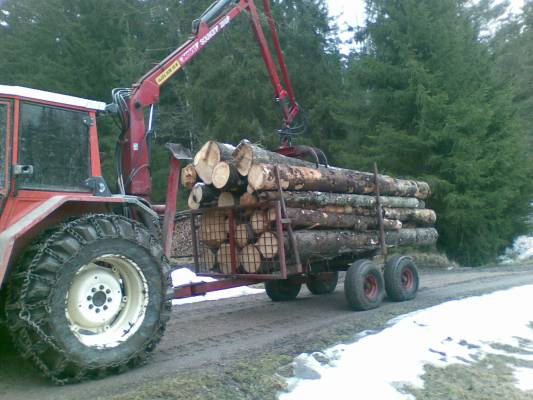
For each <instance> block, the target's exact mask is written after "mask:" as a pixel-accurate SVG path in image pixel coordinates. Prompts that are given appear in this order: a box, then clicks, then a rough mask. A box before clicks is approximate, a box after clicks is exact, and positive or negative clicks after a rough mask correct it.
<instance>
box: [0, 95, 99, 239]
mask: <svg viewBox="0 0 533 400" xmlns="http://www.w3.org/2000/svg"><path fill="white" fill-rule="evenodd" d="M104 108H105V103H101V102H97V101H91V100H86V99H82V98H78V97H72V96H66V95H60V94H56V93H50V92H45V91H41V90H34V89H28V88H23V87H17V86H2V85H0V134H1V138H0V141H1V152H0V196H1V198H0V207H1V211H2V214H1V218H0V230H2V229H4V228H5V227H6V226H9V225H10V224H11V223H12V222H13V220H14V219H17V217H18V216H20V215H23V214H25V213H27V212H28V211H29V210H31V209H32V208H33V207H35V206H37V205H38V204H39V203H41V202H42V201H44V200H46V199H48V198H50V197H52V196H54V195H57V194H65V193H71V194H74V193H75V194H78V195H92V193H91V187H90V186H88V185H87V182H88V179H89V182H90V178H92V177H100V176H101V175H102V174H101V169H100V157H99V152H98V138H97V131H96V112H98V111H102V110H104Z"/></svg>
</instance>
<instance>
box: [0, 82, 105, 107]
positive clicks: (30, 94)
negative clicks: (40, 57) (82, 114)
mask: <svg viewBox="0 0 533 400" xmlns="http://www.w3.org/2000/svg"><path fill="white" fill-rule="evenodd" d="M2 95H5V96H18V97H23V98H25V99H28V100H42V101H49V102H52V103H58V104H65V105H69V106H75V107H83V108H87V109H90V110H97V111H103V110H104V109H105V103H103V102H101V101H94V100H87V99H82V98H80V97H74V96H67V95H65V94H58V93H52V92H45V91H44V90H36V89H29V88H25V87H21V86H5V85H0V96H2Z"/></svg>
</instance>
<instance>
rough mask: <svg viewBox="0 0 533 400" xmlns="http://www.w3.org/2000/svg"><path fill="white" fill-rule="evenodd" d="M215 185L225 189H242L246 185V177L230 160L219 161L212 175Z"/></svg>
mask: <svg viewBox="0 0 533 400" xmlns="http://www.w3.org/2000/svg"><path fill="white" fill-rule="evenodd" d="M211 180H212V181H213V186H214V187H216V188H217V189H220V190H224V191H240V192H241V193H242V191H243V189H244V188H245V187H246V179H244V178H243V177H241V176H240V175H239V172H238V171H237V168H236V167H235V165H233V163H231V162H228V161H221V162H219V163H218V164H217V165H216V166H215V168H214V169H213V174H212V176H211Z"/></svg>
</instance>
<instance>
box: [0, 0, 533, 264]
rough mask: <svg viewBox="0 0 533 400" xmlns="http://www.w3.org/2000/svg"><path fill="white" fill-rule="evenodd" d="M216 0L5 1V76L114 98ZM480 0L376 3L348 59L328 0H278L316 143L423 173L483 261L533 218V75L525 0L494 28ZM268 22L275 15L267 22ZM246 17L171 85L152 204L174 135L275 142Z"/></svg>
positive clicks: (453, 236)
mask: <svg viewBox="0 0 533 400" xmlns="http://www.w3.org/2000/svg"><path fill="white" fill-rule="evenodd" d="M210 3H211V0H47V1H41V0H5V1H4V2H3V5H2V8H3V9H6V10H8V11H9V15H6V16H5V18H4V17H3V18H4V19H5V20H6V22H7V23H8V26H7V27H4V26H0V53H1V54H2V58H1V59H0V76H1V78H0V80H1V82H2V84H14V85H23V86H29V87H34V88H39V89H45V90H51V91H56V92H60V93H66V94H72V95H79V96H82V97H88V98H95V99H101V100H104V101H110V91H111V89H112V88H115V87H130V86H131V85H132V84H133V83H134V82H135V81H136V80H137V79H139V77H140V76H142V75H143V73H144V72H146V71H147V70H148V69H149V68H150V67H151V66H153V65H154V64H155V63H157V62H159V61H161V60H162V59H163V58H164V57H165V56H166V55H167V54H168V53H170V52H171V51H172V50H174V49H175V48H176V47H178V46H179V45H180V44H182V43H183V42H185V41H186V40H187V39H188V37H189V36H190V32H191V30H190V26H191V21H193V20H194V19H195V18H197V17H198V16H199V15H200V14H201V13H202V12H203V11H204V10H205V9H206V8H207V7H208V6H209V5H210ZM258 3H260V2H258ZM490 3H491V2H490V1H489V0H483V1H480V2H478V3H477V5H476V6H475V7H473V6H467V4H470V3H468V2H465V1H462V0H402V1H386V0H372V1H371V0H369V1H368V10H369V15H368V24H367V26H366V27H365V28H364V29H363V30H361V31H358V32H357V38H358V39H359V46H360V47H358V49H357V51H355V52H353V54H351V55H350V56H349V57H344V58H343V57H342V56H341V55H340V54H339V51H338V50H337V45H338V43H337V39H335V37H336V36H335V33H336V32H335V30H334V28H332V24H331V21H329V18H328V13H327V8H326V2H325V0H283V1H282V0H273V1H272V6H273V10H274V13H275V19H276V23H277V26H278V29H279V33H280V37H281V41H282V47H283V49H284V53H285V55H286V58H287V64H288V68H289V71H290V74H291V78H292V81H293V85H294V89H295V92H296V96H297V99H298V101H299V103H300V104H301V105H302V106H303V107H304V108H305V114H306V116H307V118H308V125H309V129H308V131H307V132H306V134H305V135H303V136H302V137H301V138H299V139H298V143H306V144H312V145H314V146H316V147H320V148H322V149H323V150H324V151H325V152H326V154H328V156H329V158H330V161H331V163H333V164H336V165H340V166H343V167H348V168H350V167H351V168H360V169H368V168H369V167H370V166H371V164H372V162H373V161H378V163H379V166H380V168H381V169H382V170H383V171H384V172H387V173H390V174H392V175H401V176H408V177H416V178H420V179H427V180H428V181H429V182H430V184H431V185H432V188H433V191H434V196H433V197H432V199H431V200H430V201H429V202H428V203H429V204H428V205H429V206H430V207H433V208H435V209H436V210H437V212H438V215H439V222H438V229H439V232H440V235H441V238H440V242H439V243H440V246H441V247H442V248H443V249H445V250H446V251H447V252H448V254H449V255H451V256H452V257H454V258H456V259H458V260H460V261H462V262H464V263H467V264H469V265H476V264H479V263H481V262H484V261H486V260H488V259H490V258H492V257H494V256H495V255H497V254H498V253H499V252H500V251H501V249H502V248H503V246H505V245H507V244H508V243H509V242H510V241H511V239H512V238H513V237H514V235H516V234H517V233H519V232H521V231H522V230H523V228H524V224H523V217H524V216H525V215H526V214H527V212H528V210H529V208H528V201H529V200H530V199H531V196H530V195H531V193H530V190H529V187H528V183H529V179H531V168H530V167H529V164H528V162H527V161H528V158H527V156H528V154H527V150H528V147H527V146H526V145H525V142H524V137H525V136H526V134H527V135H529V138H530V142H529V143H533V134H531V128H530V127H531V126H532V122H533V121H532V120H531V118H532V117H531V115H533V114H531V113H530V112H529V110H530V109H531V107H530V105H531V101H532V90H533V89H532V88H533V82H532V81H531V79H532V78H531V77H532V76H533V75H532V74H531V73H530V72H531V66H532V65H533V64H532V63H533V59H532V57H533V48H532V46H533V40H532V39H533V38H532V37H531V35H532V32H533V30H532V28H531V26H532V22H531V21H533V11H532V10H533V6H532V2H531V1H529V2H528V3H527V6H526V11H525V14H524V18H523V19H511V20H509V21H507V22H506V23H505V24H504V27H503V28H502V29H501V30H500V31H499V32H498V34H497V35H496V37H495V38H494V39H493V40H492V39H490V38H487V37H483V36H482V35H481V33H480V31H481V29H482V27H483V26H486V25H487V24H489V23H490V21H492V20H493V19H494V18H495V17H496V16H498V15H499V14H500V12H501V8H500V9H498V8H494V7H493V8H490V7H489V6H490ZM263 24H264V25H265V26H266V21H263ZM272 93H273V92H272V87H271V84H270V81H269V77H268V74H267V71H266V69H265V67H264V63H263V60H262V57H261V53H260V51H259V48H258V46H257V44H256V42H255V40H254V39H253V35H252V33H251V30H250V26H249V23H248V21H247V18H246V16H245V15H244V16H242V17H240V18H239V19H237V20H236V21H234V23H233V24H232V26H230V27H228V28H227V30H226V31H225V32H224V33H223V34H222V35H221V37H219V38H217V39H216V40H214V41H212V42H211V43H210V44H209V46H208V47H207V48H206V49H205V50H204V51H203V54H201V55H199V56H198V57H197V58H196V59H195V60H194V61H193V62H192V63H191V64H190V65H188V66H187V67H186V68H184V69H183V71H181V72H180V73H179V74H178V76H177V77H175V78H174V79H173V80H171V81H169V83H168V84H167V85H165V86H164V87H163V89H162V92H161V102H160V104H159V105H158V108H157V120H156V126H155V128H156V134H157V136H156V138H155V140H154V144H153V149H152V166H151V172H152V176H153V179H154V189H155V190H154V195H153V198H154V200H155V201H158V202H160V201H162V200H163V199H164V195H165V185H166V179H167V173H168V152H167V150H165V149H164V146H163V145H164V143H166V142H169V141H171V142H177V143H182V144H184V145H185V146H187V147H189V148H191V149H192V150H193V151H194V150H197V149H198V146H199V145H200V144H201V143H203V142H205V141H206V140H208V139H218V140H223V141H228V142H237V141H239V140H240V139H242V138H245V137H246V138H250V139H252V140H255V141H258V142H261V143H262V144H264V145H265V146H267V147H271V148H272V147H275V146H276V145H277V143H278V138H277V135H276V133H275V131H276V129H278V128H279V126H280V122H281V115H280V113H279V111H278V109H277V106H276V105H275V104H273V102H272ZM99 132H100V146H101V151H102V154H103V168H104V172H105V176H106V178H107V180H108V182H113V181H114V178H113V175H114V174H113V157H114V154H113V153H114V147H115V142H116V137H117V135H118V132H117V130H116V128H115V127H114V126H113V124H112V122H111V121H110V120H108V119H107V118H101V119H100V120H99Z"/></svg>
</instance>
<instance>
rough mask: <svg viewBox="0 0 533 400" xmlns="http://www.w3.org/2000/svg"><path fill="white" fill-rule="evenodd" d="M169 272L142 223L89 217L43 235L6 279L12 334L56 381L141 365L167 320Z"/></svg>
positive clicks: (24, 352) (20, 347)
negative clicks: (9, 277)
mask: <svg viewBox="0 0 533 400" xmlns="http://www.w3.org/2000/svg"><path fill="white" fill-rule="evenodd" d="M171 296H172V288H171V282H170V268H169V265H168V262H167V260H166V258H165V256H164V254H163V251H162V248H161V245H160V242H159V241H158V240H157V239H156V238H155V237H154V236H153V235H152V234H151V233H150V232H149V231H148V230H147V229H146V227H145V226H144V225H141V224H140V223H138V222H136V221H133V220H130V219H127V218H125V217H122V216H117V215H88V216H85V217H82V218H79V219H75V220H73V221H70V222H68V223H65V224H62V225H61V226H59V227H57V228H55V229H53V230H51V231H49V232H47V233H46V234H45V235H44V237H42V238H41V240H40V241H38V242H36V243H34V244H33V245H32V246H30V248H29V249H28V250H27V251H26V253H25V254H24V255H23V256H22V257H21V259H20V260H19V263H18V265H17V267H16V270H15V271H14V273H13V274H12V275H11V279H10V282H9V285H8V296H7V297H8V298H7V301H6V308H5V310H6V316H7V319H8V323H9V328H10V333H11V337H12V338H13V341H14V342H15V346H16V347H17V349H18V350H19V352H20V353H21V354H22V356H23V357H25V358H27V359H30V360H31V361H33V362H34V364H36V365H37V367H38V368H39V369H41V370H42V372H43V373H44V374H45V375H46V376H48V377H49V378H51V379H52V380H53V381H55V382H56V383H58V384H64V383H71V382H78V381H82V380H86V379H94V378H101V377H104V376H107V375H111V374H116V373H120V372H123V371H125V370H127V369H129V368H132V367H135V366H137V365H140V364H142V363H144V362H145V361H146V359H147V356H148V354H149V353H150V352H151V351H152V350H153V349H154V348H155V345H156V344H157V343H158V342H159V340H160V339H161V337H162V335H163V332H164V330H165V326H166V323H167V321H168V319H169V316H170V308H171V304H170V299H171Z"/></svg>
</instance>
